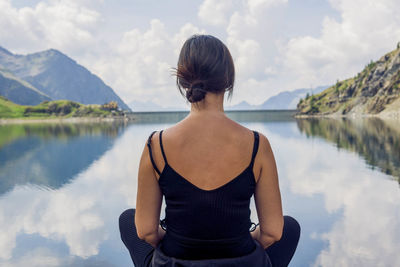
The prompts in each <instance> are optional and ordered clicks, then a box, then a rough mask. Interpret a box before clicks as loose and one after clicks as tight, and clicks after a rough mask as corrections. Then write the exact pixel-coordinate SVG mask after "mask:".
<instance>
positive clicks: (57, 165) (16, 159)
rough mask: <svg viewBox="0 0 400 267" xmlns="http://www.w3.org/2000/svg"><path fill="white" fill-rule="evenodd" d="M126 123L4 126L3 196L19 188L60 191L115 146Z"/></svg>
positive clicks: (0, 150) (0, 154)
mask: <svg viewBox="0 0 400 267" xmlns="http://www.w3.org/2000/svg"><path fill="white" fill-rule="evenodd" d="M123 128H124V124H121V123H96V124H19V125H3V126H0V162H1V165H0V194H3V193H5V192H7V191H9V190H10V189H12V188H13V187H14V186H15V185H17V184H18V185H23V184H28V183H29V184H36V185H40V186H44V187H49V188H59V187H61V186H62V185H63V184H65V183H68V182H69V181H70V179H72V178H73V177H74V176H75V175H76V174H78V173H79V172H81V171H83V170H84V169H86V168H87V167H88V166H89V165H90V164H91V163H92V162H93V161H95V160H96V159H98V158H99V157H100V156H101V155H102V154H104V152H106V151H107V150H108V149H109V147H110V146H111V145H112V143H113V141H114V140H115V138H116V137H118V136H119V135H120V133H121V132H122V129H123Z"/></svg>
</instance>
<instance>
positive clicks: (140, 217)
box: [135, 134, 165, 247]
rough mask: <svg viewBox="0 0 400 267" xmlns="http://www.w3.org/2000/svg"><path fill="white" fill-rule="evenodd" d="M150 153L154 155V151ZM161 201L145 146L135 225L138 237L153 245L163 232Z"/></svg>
mask: <svg viewBox="0 0 400 267" xmlns="http://www.w3.org/2000/svg"><path fill="white" fill-rule="evenodd" d="M154 135H155V134H154ZM153 138H154V136H153ZM152 153H153V155H154V151H153V152H152ZM161 202H162V193H161V190H160V187H159V185H158V181H157V177H156V174H155V172H154V168H153V165H152V164H151V161H150V155H149V150H148V148H147V147H146V146H145V147H144V150H143V153H142V156H141V158H140V163H139V172H138V187H137V197H136V215H135V225H136V230H137V234H138V237H139V238H140V239H142V240H144V241H146V242H147V243H149V244H150V245H152V246H153V247H156V246H157V244H158V243H159V242H160V240H161V239H162V238H163V236H164V233H165V231H164V230H163V229H162V228H161V227H160V225H159V223H160V211H161Z"/></svg>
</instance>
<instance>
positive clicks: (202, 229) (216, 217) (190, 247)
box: [147, 130, 259, 260]
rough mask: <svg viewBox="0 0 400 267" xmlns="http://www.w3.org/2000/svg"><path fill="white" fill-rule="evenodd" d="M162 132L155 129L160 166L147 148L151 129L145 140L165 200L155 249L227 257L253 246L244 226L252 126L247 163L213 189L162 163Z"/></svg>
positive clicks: (192, 256)
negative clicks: (160, 236) (162, 232)
mask: <svg viewBox="0 0 400 267" xmlns="http://www.w3.org/2000/svg"><path fill="white" fill-rule="evenodd" d="M162 132H163V131H162V130H161V131H160V134H159V141H160V147H161V152H162V155H163V158H164V161H165V166H164V169H163V170H162V172H160V171H159V169H158V168H157V166H156V164H155V163H154V160H153V157H152V153H151V145H150V144H151V137H152V136H153V134H154V133H155V131H154V132H152V133H151V135H150V136H149V139H148V142H147V145H148V148H149V154H150V160H151V162H152V164H153V167H154V169H155V170H156V171H157V173H158V174H159V175H160V178H159V180H158V183H159V185H160V189H161V191H162V193H163V195H164V197H165V203H166V208H165V219H164V220H163V221H164V225H165V226H166V234H165V236H164V238H163V240H162V241H161V245H160V249H161V250H162V251H163V252H164V253H165V254H166V255H168V256H170V257H175V258H179V259H190V260H200V259H219V258H233V257H239V256H244V255H247V254H249V253H251V252H252V251H254V250H255V248H256V245H255V243H254V240H253V239H252V237H251V235H250V232H249V229H250V226H251V221H250V198H251V197H252V195H253V194H254V190H255V186H256V182H255V177H254V173H253V165H254V158H255V156H256V154H257V151H258V143H259V135H258V132H256V131H253V133H254V146H253V153H252V157H251V161H250V163H249V165H248V166H247V167H246V168H245V169H244V170H243V171H242V172H241V173H240V174H239V175H238V176H236V177H235V178H234V179H232V180H230V181H229V182H227V183H226V184H224V185H222V186H220V187H218V188H216V189H213V190H203V189H201V188H199V187H197V186H195V185H194V184H192V183H191V182H189V181H188V180H187V179H185V178H184V177H182V176H181V175H180V174H179V173H177V172H176V171H175V170H174V169H173V168H172V167H171V166H170V165H169V164H168V161H167V157H166V156H165V152H164V148H163V145H162Z"/></svg>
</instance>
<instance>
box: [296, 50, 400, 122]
mask: <svg viewBox="0 0 400 267" xmlns="http://www.w3.org/2000/svg"><path fill="white" fill-rule="evenodd" d="M297 108H298V110H299V113H298V115H368V114H379V115H389V116H396V117H398V116H400V45H398V46H397V49H396V50H394V51H392V52H390V53H388V54H386V55H384V56H383V57H381V58H380V59H379V60H378V61H376V62H373V61H371V62H370V63H369V64H368V65H367V66H366V67H365V68H364V70H362V71H361V72H360V73H358V74H357V76H355V77H353V78H350V79H347V80H344V81H338V82H337V83H336V84H335V85H334V86H331V87H329V88H328V89H326V90H325V91H323V92H321V93H319V94H316V95H312V96H309V97H308V98H305V99H301V100H300V102H299V103H298V105H297Z"/></svg>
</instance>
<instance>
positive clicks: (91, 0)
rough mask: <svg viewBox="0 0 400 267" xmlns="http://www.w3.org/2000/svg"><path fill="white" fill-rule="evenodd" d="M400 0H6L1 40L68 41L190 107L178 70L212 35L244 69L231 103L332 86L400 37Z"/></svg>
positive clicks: (84, 57)
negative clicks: (174, 72) (184, 53)
mask: <svg viewBox="0 0 400 267" xmlns="http://www.w3.org/2000/svg"><path fill="white" fill-rule="evenodd" d="M396 10H400V1H396V0H380V1H373V0H224V1H219V0H194V1H184V0H169V1H155V0H136V1H132V0H130V1H129V0H114V1H106V0H33V1H27V0H14V1H10V0H0V46H3V47H5V48H6V49H8V50H10V51H12V52H14V53H19V54H26V53H31V52H36V51H41V50H44V49H48V48H55V49H58V50H60V51H62V52H64V53H65V54H67V55H68V56H70V57H72V58H74V59H75V60H76V61H77V62H78V63H80V64H82V65H84V66H85V67H87V68H88V69H89V70H90V71H92V72H93V73H95V74H97V75H99V76H100V77H101V78H102V79H103V80H104V81H105V82H106V83H107V84H109V85H110V86H111V87H112V88H113V89H114V90H115V91H116V92H117V93H118V94H119V95H120V96H121V97H122V98H123V99H124V100H125V102H127V103H131V102H133V101H152V102H154V103H156V104H158V105H161V106H164V107H172V106H173V107H185V106H186V107H187V104H185V101H184V100H183V98H182V97H181V96H180V95H179V93H178V90H177V89H176V88H175V82H174V78H173V77H172V76H171V75H170V69H171V68H172V67H174V66H175V64H176V60H177V57H178V53H179V49H180V47H181V46H182V44H183V42H184V41H185V40H186V39H187V38H188V37H190V35H192V34H195V33H207V34H212V35H215V36H217V37H218V38H220V39H221V40H222V41H223V42H224V43H225V44H226V45H227V46H228V48H229V49H230V51H231V53H232V55H233V57H234V60H235V66H236V70H237V80H236V86H235V90H234V94H233V98H232V100H231V102H228V103H227V105H231V104H236V103H238V102H240V101H243V100H245V101H247V102H249V103H251V104H260V103H262V102H264V101H265V100H266V99H267V98H269V97H270V96H272V95H275V94H277V93H278V92H280V91H285V90H294V89H297V88H304V87H306V88H309V87H316V86H320V85H329V84H333V83H334V82H336V80H337V79H345V78H348V77H351V76H353V75H355V74H356V73H357V72H359V71H360V70H361V69H362V68H363V67H364V66H365V64H366V63H367V62H369V61H370V60H371V59H373V60H376V59H378V58H379V57H380V56H382V55H383V54H384V53H386V52H389V51H391V50H393V49H394V48H395V47H396V44H397V42H399V41H400V16H399V13H398V12H396Z"/></svg>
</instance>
